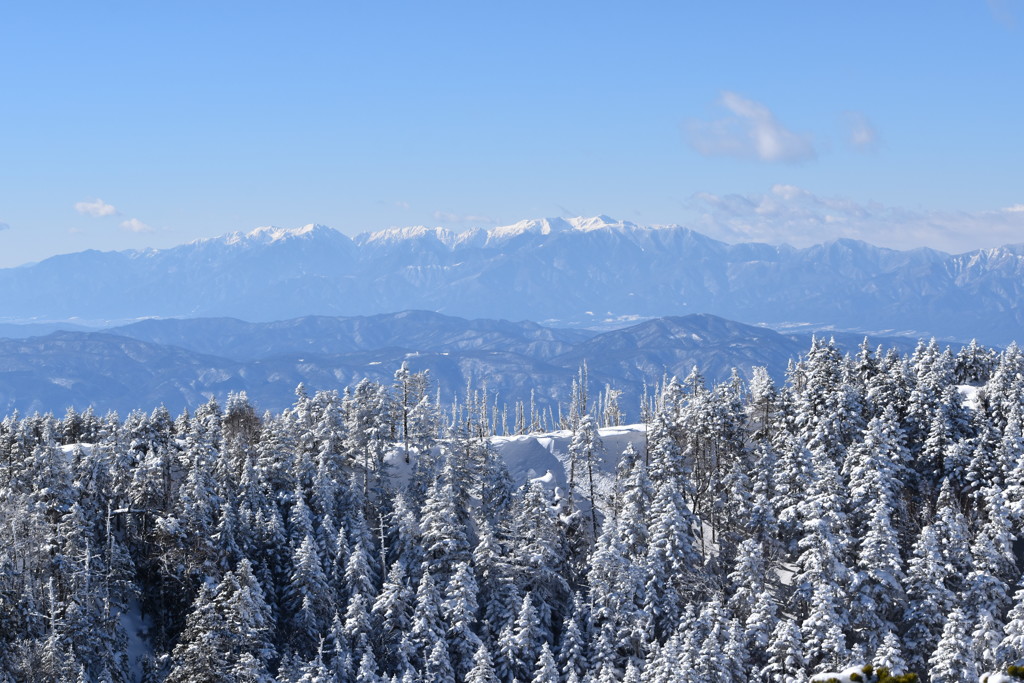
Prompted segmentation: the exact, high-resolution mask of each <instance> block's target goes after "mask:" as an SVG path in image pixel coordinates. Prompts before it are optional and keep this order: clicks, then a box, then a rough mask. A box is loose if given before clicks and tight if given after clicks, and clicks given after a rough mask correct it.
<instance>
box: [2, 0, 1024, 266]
mask: <svg viewBox="0 0 1024 683" xmlns="http://www.w3.org/2000/svg"><path fill="white" fill-rule="evenodd" d="M1022 160H1024V2H1021V0H998V1H996V0H993V2H990V3H986V2H984V1H982V0H978V1H975V2H967V1H963V2H952V1H950V2H944V1H940V2H896V3H894V2H889V1H887V2H857V3H852V2H844V3H838V2H784V3H769V2H734V3H701V4H697V3H682V2H665V3H600V2H578V3H577V2H537V3H534V2H515V3H487V2H465V3H454V2H408V3H405V2H374V3H360V4H355V3H343V2H330V3H328V2H294V3H283V2H273V3H269V2H231V3H229V2H216V1H212V2H211V1H209V0H208V1H206V2H181V1H176V2H152V1H143V0H138V1H125V2H108V1H103V0H98V1H95V2H64V3H54V2H46V1H45V0H42V1H40V2H27V1H25V2H6V3H3V4H2V5H0V266H11V265H17V264H20V263H25V262H28V261H33V260H38V259H41V258H43V257H46V256H48V255H51V254H54V253H59V252H68V251H77V250H81V249H86V248H96V249H104V250H108V249H126V248H140V247H147V246H156V247H162V246H170V245H173V244H177V243H181V242H185V241H189V240H192V239H196V238H200V237H210V236H214V235H218V234H222V233H225V232H230V231H234V230H248V229H251V228H254V227H257V226H260V225H270V224H273V225H279V226H284V227H295V226H299V225H303V224H305V223H311V222H317V223H324V224H326V225H330V226H332V227H335V228H338V229H340V230H342V231H344V232H346V233H349V234H355V233H358V232H363V231H366V230H376V229H381V228H386V227H389V226H395V225H400V226H401V225H418V224H426V225H445V226H447V227H450V228H452V229H456V230H459V229H464V228H467V227H473V226H480V227H486V226H489V225H495V224H508V223H512V222H515V221H518V220H520V219H523V218H534V217H543V216H558V215H597V214H608V215H610V216H613V217H615V218H618V219H622V220H630V221H634V222H637V223H641V224H666V223H680V224H685V225H689V226H691V227H694V228H695V229H698V230H702V231H704V232H707V233H709V234H712V235H714V236H717V237H720V238H723V239H727V240H731V241H735V240H738V239H747V238H753V239H760V240H765V241H770V242H780V241H789V242H792V243H797V244H804V243H808V242H813V241H819V240H821V239H830V238H833V237H837V236H851V237H858V238H863V239H868V240H869V241H873V242H876V243H882V244H890V245H892V246H900V247H904V246H914V245H921V244H923V245H930V246H935V247H938V248H944V249H947V250H966V249H969V248H973V247H982V246H993V245H995V244H1001V243H1007V242H1022V241H1024V166H1022Z"/></svg>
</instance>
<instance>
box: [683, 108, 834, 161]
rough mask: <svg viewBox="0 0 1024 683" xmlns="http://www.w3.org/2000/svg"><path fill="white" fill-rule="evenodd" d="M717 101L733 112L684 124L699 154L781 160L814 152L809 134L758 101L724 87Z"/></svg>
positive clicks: (806, 156)
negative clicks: (797, 130)
mask: <svg viewBox="0 0 1024 683" xmlns="http://www.w3.org/2000/svg"><path fill="white" fill-rule="evenodd" d="M719 104H720V105H721V106H723V107H725V108H726V109H728V110H729V112H731V114H732V116H728V117H726V118H722V119H717V120H715V121H696V120H694V121H690V122H689V123H688V124H687V133H688V136H689V141H690V145H691V146H692V147H693V148H694V149H695V150H696V151H697V152H699V153H700V154H703V155H704V156H732V157H740V158H746V159H758V160H760V161H783V162H798V161H807V160H809V159H813V158H814V157H815V156H816V155H817V153H816V152H815V149H814V144H813V142H812V141H811V137H810V136H809V135H806V134H803V133H795V132H793V131H791V130H789V129H788V128H786V127H785V126H783V125H782V124H781V123H779V121H778V119H776V118H775V114H773V113H772V111H771V110H770V109H769V108H768V107H766V106H765V105H763V104H761V103H760V102H755V101H753V100H748V99H746V98H744V97H742V96H741V95H738V94H736V93H734V92H728V91H726V92H723V93H722V96H721V98H720V99H719Z"/></svg>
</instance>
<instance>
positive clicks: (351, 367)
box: [0, 311, 916, 416]
mask: <svg viewBox="0 0 1024 683" xmlns="http://www.w3.org/2000/svg"><path fill="white" fill-rule="evenodd" d="M835 336H836V341H837V343H838V344H839V345H840V346H841V347H842V348H845V349H847V350H853V349H855V348H856V346H857V344H859V343H860V341H861V339H862V337H861V336H860V335H856V334H838V335H835ZM810 338H811V335H810V334H808V333H802V334H785V335H784V334H780V333H778V332H774V331H772V330H770V329H766V328H763V327H755V326H751V325H744V324H741V323H736V322H733V321H729V320H725V319H722V318H719V317H717V316H712V315H690V316H683V317H670V318H660V319H654V320H648V321H644V322H642V323H639V324H636V325H632V326H630V327H627V328H624V329H620V330H613V331H609V332H604V333H600V334H598V333H595V332H590V331H580V330H564V329H555V328H549V327H544V326H542V325H538V324H536V323H530V322H520V323H511V322H508V321H501V320H465V319H461V318H455V317H451V316H444V315H440V314H437V313H428V312H424V311H405V312H402V313H395V314H389V315H379V316H369V317H360V318H329V317H305V318H298V319H292V320H284V321H278V322H272V323H251V322H244V321H241V320H237V319H232V318H205V319H194V320H146V321H142V322H139V323H135V324H132V325H128V326H125V327H121V328H115V329H111V330H108V331H105V332H80V331H60V332H54V333H52V334H49V335H47V336H37V337H31V338H23V339H0V410H2V411H5V412H9V411H12V410H15V409H17V410H19V411H21V412H22V413H25V412H32V411H41V412H46V411H52V412H54V413H59V414H62V413H63V412H64V410H65V409H66V408H67V406H69V405H74V406H75V407H76V408H78V409H84V408H85V407H86V406H88V405H90V404H91V405H93V406H94V407H95V409H96V410H97V411H98V412H105V411H107V410H111V409H113V410H117V411H119V412H121V413H124V412H127V411H129V410H132V409H134V408H143V409H147V410H148V409H152V408H153V407H155V406H157V405H160V404H164V405H166V406H167V407H168V408H169V409H171V410H172V412H177V411H180V410H181V409H182V408H185V407H189V408H194V407H196V406H197V405H200V404H201V403H204V402H205V401H206V400H207V399H208V398H209V397H210V396H216V397H218V398H219V399H221V400H223V398H224V397H225V396H226V395H227V393H228V392H231V391H245V392H247V393H248V395H249V396H250V398H251V399H252V400H253V401H254V402H255V403H256V404H257V405H258V406H259V407H260V408H261V409H268V410H281V409H283V408H285V407H287V406H289V405H291V403H292V401H293V399H294V389H295V387H296V386H297V385H298V384H299V383H300V382H301V383H303V384H305V385H306V386H307V387H308V388H309V389H310V390H311V391H315V390H319V389H341V388H343V387H345V386H348V385H352V384H355V383H356V382H358V381H359V380H361V379H363V378H364V377H365V378H368V379H371V380H374V381H378V382H383V383H389V382H391V381H392V377H393V375H394V372H395V370H397V369H398V368H399V367H400V366H401V364H402V363H403V362H408V363H409V366H410V367H411V368H412V369H413V370H417V371H419V370H430V374H431V377H432V379H433V381H434V383H435V387H437V388H440V390H441V393H442V396H443V398H444V400H446V401H450V400H451V399H452V398H453V397H456V396H458V397H459V400H460V401H461V400H462V398H463V396H464V392H465V390H466V386H467V383H468V382H469V381H470V380H472V382H473V384H474V386H475V387H476V388H477V389H482V388H483V386H484V384H486V387H487V391H488V395H489V396H490V397H491V402H492V403H493V401H494V400H495V396H496V400H497V402H498V403H499V405H501V404H508V405H509V406H510V408H512V407H514V404H515V403H516V402H517V401H523V402H524V403H528V402H529V400H530V391H531V389H536V390H537V400H538V402H539V403H540V404H541V405H553V404H554V403H557V402H565V401H567V400H568V399H569V393H570V389H571V386H572V380H573V378H574V376H575V375H576V373H577V371H578V369H579V367H580V365H581V364H582V363H584V362H586V363H587V365H588V367H589V371H590V372H589V374H590V380H591V383H592V388H593V389H594V390H599V389H602V388H603V387H604V385H605V384H610V385H611V386H612V387H613V388H616V389H621V390H623V391H624V392H625V393H624V396H623V407H624V408H625V409H626V410H627V412H631V413H632V414H633V415H634V416H635V415H636V414H637V413H636V409H637V406H638V403H637V402H638V400H639V397H640V395H641V393H642V388H643V385H644V383H645V382H646V383H647V384H648V386H653V385H654V384H655V383H657V382H660V381H661V380H662V379H663V378H664V377H665V376H672V375H677V376H679V377H685V376H686V375H687V374H688V373H689V372H690V370H691V368H693V367H694V366H697V367H698V368H699V369H700V371H701V372H702V373H703V374H704V375H705V376H706V377H707V379H708V381H709V382H715V381H722V380H725V379H726V378H728V376H729V374H730V372H731V370H732V368H733V367H735V368H737V369H738V370H739V371H740V373H741V374H743V375H749V372H750V370H751V368H753V367H754V366H757V365H763V366H766V367H767V368H768V369H769V371H770V372H771V374H772V375H773V376H774V377H776V378H777V379H781V378H782V376H783V373H784V372H785V368H786V365H787V363H788V362H789V360H790V359H791V358H795V357H796V356H798V355H799V354H800V353H802V352H804V351H806V349H807V348H808V347H809V345H810ZM873 343H880V344H883V345H885V346H893V345H895V346H897V347H899V348H900V349H901V350H902V351H904V352H907V351H910V350H912V349H913V347H914V345H915V343H916V342H915V341H914V340H910V339H885V338H880V339H875V340H873Z"/></svg>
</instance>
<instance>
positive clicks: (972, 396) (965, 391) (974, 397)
mask: <svg viewBox="0 0 1024 683" xmlns="http://www.w3.org/2000/svg"><path fill="white" fill-rule="evenodd" d="M956 390H957V391H959V392H960V397H961V398H962V399H963V402H964V405H965V406H967V407H968V408H970V409H971V410H978V407H979V405H980V404H979V398H980V397H979V396H978V392H979V391H980V390H981V387H976V386H973V385H971V384H958V385H957V386H956Z"/></svg>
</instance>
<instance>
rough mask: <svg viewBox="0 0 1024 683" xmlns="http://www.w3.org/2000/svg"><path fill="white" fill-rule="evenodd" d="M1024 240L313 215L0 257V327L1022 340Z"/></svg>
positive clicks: (604, 220)
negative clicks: (683, 324)
mask: <svg viewBox="0 0 1024 683" xmlns="http://www.w3.org/2000/svg"><path fill="white" fill-rule="evenodd" d="M1022 301H1024V245H1016V246H1006V247H1001V248H998V249H990V250H984V251H975V252H969V253H966V254H958V255H950V254H945V253H942V252H938V251H932V250H928V249H916V250H912V251H895V250H892V249H883V248H879V247H874V246H871V245H869V244H866V243H864V242H857V241H853V240H837V241H834V242H829V243H827V244H823V245H818V246H814V247H810V248H806V249H796V248H793V247H789V246H770V245H767V244H753V243H750V244H735V245H729V244H725V243H723V242H719V241H716V240H713V239H710V238H708V237H706V236H704V235H701V234H700V233H697V232H694V231H692V230H688V229H686V228H682V227H678V226H671V227H642V226H638V225H634V224H632V223H629V222H621V221H615V220H613V219H611V218H608V217H605V216H598V217H596V218H588V219H583V218H576V219H569V220H566V219H545V220H532V221H523V222H520V223H517V224H515V225H511V226H506V227H500V228H493V229H490V230H482V229H481V230H471V231H468V232H463V233H454V232H449V231H447V230H444V229H441V228H436V229H428V228H405V229H393V230H386V231H383V232H377V233H372V234H370V233H367V234H363V235H359V236H358V237H356V238H354V239H352V238H349V237H347V236H345V235H343V234H342V233H340V232H337V231H335V230H332V229H329V228H326V227H323V226H317V225H311V226H306V227H304V228H300V229H297V230H283V229H280V228H260V229H257V230H254V231H252V232H250V233H247V234H241V233H233V234H230V235H227V236H224V237H220V238H216V239H208V240H201V241H198V242H193V243H191V244H185V245H182V246H178V247H174V248H171V249H163V250H146V251H127V252H105V253H101V252H96V251H87V252H81V253H76V254H68V255H64V256H57V257H53V258H50V259H47V260H45V261H42V262H40V263H36V264H31V265H26V266H20V267H17V268H7V269H0V322H7V323H26V322H40V323H43V322H53V321H62V320H77V321H84V322H86V323H88V322H90V321H128V320H137V319H140V318H144V317H161V318H167V317H179V318H180V317H184V318H191V317H222V316H230V317H235V318H242V319H246V320H255V321H269V320H282V319H291V318H296V317H301V316H306V315H331V316H337V315H343V316H357V315H373V314H378V313H382V312H387V311H396V310H406V309H411V308H415V309H423V310H431V311H438V312H441V313H445V314H449V315H456V316H461V317H466V318H505V319H509V320H537V321H542V322H544V323H545V324H550V325H554V326H558V327H574V328H579V327H583V328H603V329H610V328H612V327H621V326H622V325H624V324H628V323H629V322H630V321H637V320H642V319H648V318H656V317H661V316H666V315H683V314H687V313H691V312H705V311H706V312H711V313H714V314H716V315H721V316H723V317H726V318H730V319H735V320H743V321H747V322H752V323H764V324H767V325H770V326H773V327H776V328H778V329H781V328H783V327H787V326H791V325H796V326H802V327H805V328H808V329H811V328H814V329H824V328H834V329H840V330H849V331H861V332H863V331H868V332H872V333H879V334H910V335H912V336H915V337H917V336H924V337H929V336H937V337H938V338H940V339H956V340H968V339H971V338H978V339H979V340H981V341H982V342H984V343H988V344H1000V345H1002V344H1006V343H1008V342H1010V341H1011V340H1015V339H1021V338H1022V336H1024V335H1022V334H1021V331H1022V330H1024V307H1022V304H1021V302H1022Z"/></svg>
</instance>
